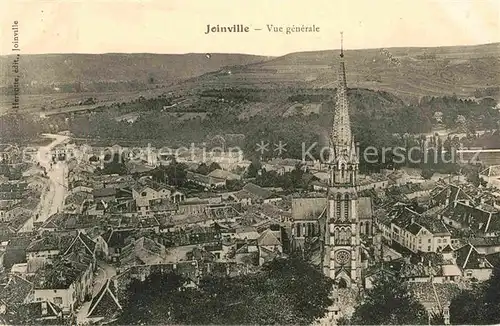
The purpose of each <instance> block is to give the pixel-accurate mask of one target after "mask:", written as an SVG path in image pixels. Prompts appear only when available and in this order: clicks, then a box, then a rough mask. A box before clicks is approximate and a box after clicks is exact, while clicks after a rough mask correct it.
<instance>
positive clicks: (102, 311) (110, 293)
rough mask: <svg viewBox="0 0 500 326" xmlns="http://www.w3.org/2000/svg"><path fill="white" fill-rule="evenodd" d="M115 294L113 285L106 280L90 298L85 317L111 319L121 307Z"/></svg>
mask: <svg viewBox="0 0 500 326" xmlns="http://www.w3.org/2000/svg"><path fill="white" fill-rule="evenodd" d="M116 292H117V290H116V287H115V283H114V282H112V281H111V280H110V279H107V280H106V282H105V283H104V284H103V286H102V287H101V289H100V290H99V292H97V294H96V295H95V296H94V297H93V298H92V302H91V303H90V307H89V310H88V313H87V317H88V318H99V317H101V318H105V319H108V318H109V319H112V318H113V317H115V316H116V315H117V314H119V313H120V312H121V311H122V310H123V307H122V305H121V304H120V302H119V301H118V298H117V296H116Z"/></svg>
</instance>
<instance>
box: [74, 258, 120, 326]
mask: <svg viewBox="0 0 500 326" xmlns="http://www.w3.org/2000/svg"><path fill="white" fill-rule="evenodd" d="M115 275H116V268H114V267H113V266H111V265H109V264H108V263H106V262H103V261H98V262H97V275H95V277H94V284H93V287H92V298H94V297H95V296H96V295H97V293H98V292H99V290H100V289H101V288H102V286H103V285H104V284H105V283H106V281H107V280H108V279H110V278H112V277H113V276H115ZM91 302H92V301H86V302H84V303H83V304H82V306H81V307H80V309H79V310H78V312H77V313H76V323H77V325H84V324H87V323H88V321H89V320H88V318H87V314H88V312H89V308H90V304H91Z"/></svg>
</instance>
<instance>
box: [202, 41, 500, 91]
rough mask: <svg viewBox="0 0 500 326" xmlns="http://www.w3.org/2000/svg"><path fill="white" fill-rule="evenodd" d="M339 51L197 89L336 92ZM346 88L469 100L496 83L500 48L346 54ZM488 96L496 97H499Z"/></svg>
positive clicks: (238, 70) (237, 71) (302, 55)
mask: <svg viewBox="0 0 500 326" xmlns="http://www.w3.org/2000/svg"><path fill="white" fill-rule="evenodd" d="M338 54H339V52H338V50H331V51H316V52H298V53H291V54H288V55H285V56H282V57H278V58H274V59H271V60H267V61H265V62H261V63H255V64H250V65H247V66H245V67H235V68H233V69H232V70H231V72H230V73H228V71H227V70H221V71H219V72H218V73H210V74H207V75H205V76H203V77H201V78H199V79H198V80H197V82H196V84H197V86H199V87H218V86H221V85H222V86H227V85H233V86H235V85H246V86H251V85H253V86H257V87H271V88H274V87H283V86H292V87H297V86H298V87H310V88H331V87H335V83H336V80H337V74H336V70H332V68H333V69H336V68H337V67H338V58H339V57H338ZM345 59H346V67H347V79H348V83H349V86H350V87H360V88H368V89H374V90H384V91H388V92H391V93H394V94H395V95H397V96H399V97H401V98H404V99H408V98H412V97H419V96H422V95H431V96H432V95H435V96H439V95H447V94H450V95H451V94H453V93H455V94H457V95H459V96H463V97H472V96H473V95H474V92H475V91H476V90H477V89H484V88H488V87H495V86H498V84H499V83H500V43H494V44H485V45H476V46H456V47H439V48H389V49H365V50H351V51H345ZM492 93H494V94H488V95H490V96H494V97H496V98H499V97H500V94H499V92H498V91H494V92H492Z"/></svg>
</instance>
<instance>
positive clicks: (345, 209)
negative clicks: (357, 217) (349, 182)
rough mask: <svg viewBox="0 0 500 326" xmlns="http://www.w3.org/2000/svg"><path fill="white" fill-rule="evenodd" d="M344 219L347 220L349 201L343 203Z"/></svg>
mask: <svg viewBox="0 0 500 326" xmlns="http://www.w3.org/2000/svg"><path fill="white" fill-rule="evenodd" d="M344 218H345V219H346V220H348V219H349V200H346V201H344Z"/></svg>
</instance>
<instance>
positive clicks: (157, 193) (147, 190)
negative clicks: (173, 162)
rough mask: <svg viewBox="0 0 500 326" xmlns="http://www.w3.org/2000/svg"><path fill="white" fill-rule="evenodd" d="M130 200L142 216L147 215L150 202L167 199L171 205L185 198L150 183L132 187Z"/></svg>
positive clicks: (171, 189) (176, 192)
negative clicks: (132, 200)
mask: <svg viewBox="0 0 500 326" xmlns="http://www.w3.org/2000/svg"><path fill="white" fill-rule="evenodd" d="M132 198H133V199H134V200H135V202H136V206H137V209H138V211H139V212H140V213H141V214H143V215H144V214H148V213H149V211H150V208H151V202H152V201H156V200H159V199H168V200H170V201H172V202H173V203H179V202H182V201H184V199H185V196H184V194H183V193H181V192H179V191H177V190H175V189H173V188H170V187H168V186H164V185H161V184H159V183H155V182H152V181H151V182H147V183H145V184H142V185H136V186H135V187H133V188H132Z"/></svg>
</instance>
